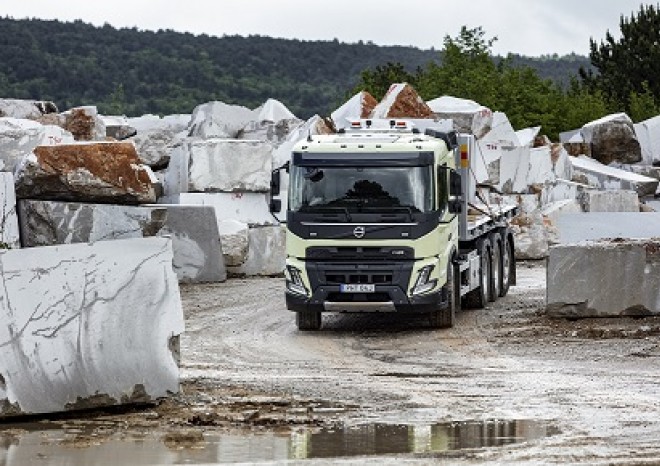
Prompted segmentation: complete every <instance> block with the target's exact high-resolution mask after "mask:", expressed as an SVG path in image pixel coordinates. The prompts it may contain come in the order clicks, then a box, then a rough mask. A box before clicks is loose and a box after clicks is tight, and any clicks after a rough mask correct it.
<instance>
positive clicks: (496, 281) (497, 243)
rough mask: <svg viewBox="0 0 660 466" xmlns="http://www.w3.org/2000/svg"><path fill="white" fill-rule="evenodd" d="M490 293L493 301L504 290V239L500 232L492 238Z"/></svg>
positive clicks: (489, 297)
mask: <svg viewBox="0 0 660 466" xmlns="http://www.w3.org/2000/svg"><path fill="white" fill-rule="evenodd" d="M490 243H491V250H490V293H489V294H490V295H489V296H488V300H489V301H491V302H493V301H496V300H497V298H499V297H500V295H501V292H502V240H501V237H500V235H499V233H495V234H493V235H491V238H490Z"/></svg>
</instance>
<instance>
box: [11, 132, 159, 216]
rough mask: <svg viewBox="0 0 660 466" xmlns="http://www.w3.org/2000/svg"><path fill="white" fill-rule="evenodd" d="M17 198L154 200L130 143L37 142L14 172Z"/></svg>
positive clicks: (149, 181) (146, 172)
mask: <svg viewBox="0 0 660 466" xmlns="http://www.w3.org/2000/svg"><path fill="white" fill-rule="evenodd" d="M16 194H17V197H18V198H20V199H43V200H61V201H83V202H98V203H116V204H142V203H153V202H155V201H156V191H155V188H154V185H153V182H152V178H151V176H150V174H149V168H148V167H145V166H144V165H141V163H140V159H139V158H138V155H137V152H136V150H135V146H134V145H133V144H132V143H120V142H107V143H106V142H101V143H84V144H66V145H59V146H39V147H37V148H36V149H35V150H34V153H33V154H30V155H29V156H27V157H26V158H25V159H24V160H23V162H22V164H21V165H20V166H19V168H18V170H17V179H16Z"/></svg>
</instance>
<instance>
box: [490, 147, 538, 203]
mask: <svg viewBox="0 0 660 466" xmlns="http://www.w3.org/2000/svg"><path fill="white" fill-rule="evenodd" d="M530 159H531V150H530V149H529V148H528V147H516V148H513V149H507V150H503V151H502V157H501V159H500V183H499V185H498V189H499V190H500V191H501V192H503V193H507V194H509V193H526V192H527V191H528V189H529V181H528V175H529V168H530V164H531V160H530Z"/></svg>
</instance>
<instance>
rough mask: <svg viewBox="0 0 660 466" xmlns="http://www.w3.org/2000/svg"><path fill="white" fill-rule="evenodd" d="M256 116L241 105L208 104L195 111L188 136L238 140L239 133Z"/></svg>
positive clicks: (199, 106)
mask: <svg viewBox="0 0 660 466" xmlns="http://www.w3.org/2000/svg"><path fill="white" fill-rule="evenodd" d="M255 118H256V114H255V113H254V111H253V110H250V109H249V108H246V107H243V106H241V105H229V104H226V103H224V102H218V101H215V102H207V103H205V104H202V105H198V106H197V107H195V110H193V113H192V116H191V119H190V124H189V127H188V135H189V136H192V137H199V138H202V139H208V138H237V137H238V136H239V132H240V131H241V130H242V129H243V128H244V127H245V125H246V124H248V123H249V122H251V121H254V120H255Z"/></svg>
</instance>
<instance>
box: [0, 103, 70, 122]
mask: <svg viewBox="0 0 660 466" xmlns="http://www.w3.org/2000/svg"><path fill="white" fill-rule="evenodd" d="M47 113H57V106H56V105H55V104H54V103H53V102H48V101H39V100H21V99H0V115H1V116H3V117H10V118H20V119H36V118H39V117H41V116H43V115H45V114H47Z"/></svg>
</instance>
